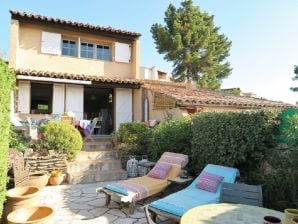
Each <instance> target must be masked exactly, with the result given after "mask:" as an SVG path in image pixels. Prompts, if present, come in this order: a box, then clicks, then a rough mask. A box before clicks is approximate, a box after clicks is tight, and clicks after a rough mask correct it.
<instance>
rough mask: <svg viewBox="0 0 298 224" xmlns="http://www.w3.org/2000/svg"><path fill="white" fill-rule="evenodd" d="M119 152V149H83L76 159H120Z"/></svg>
mask: <svg viewBox="0 0 298 224" xmlns="http://www.w3.org/2000/svg"><path fill="white" fill-rule="evenodd" d="M118 158H119V152H118V151H117V150H105V151H81V152H80V153H79V154H78V155H77V157H76V161H82V160H98V159H108V160H110V159H112V160H113V159H114V160H115V159H118Z"/></svg>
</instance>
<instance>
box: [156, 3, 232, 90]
mask: <svg viewBox="0 0 298 224" xmlns="http://www.w3.org/2000/svg"><path fill="white" fill-rule="evenodd" d="M164 22H165V25H162V24H158V23H155V24H153V25H152V27H151V33H152V36H153V39H154V41H155V44H156V48H157V50H158V52H159V53H160V54H165V56H164V59H165V60H167V61H173V63H174V70H173V77H174V79H176V80H177V81H185V80H188V79H192V80H194V81H197V82H198V83H199V84H200V86H202V87H206V88H210V89H219V88H220V84H221V80H222V79H223V78H226V77H228V76H229V74H230V73H231V70H232V69H231V67H230V64H229V63H228V62H227V61H226V58H227V57H228V56H229V50H230V47H231V42H230V41H229V40H228V39H227V37H226V36H225V35H223V34H220V33H219V27H215V25H214V22H213V16H210V15H208V13H206V12H201V10H200V8H199V7H196V6H194V5H193V2H192V0H186V1H183V2H182V3H181V7H180V8H178V9H176V8H175V6H174V5H172V4H170V5H169V6H168V9H167V10H166V12H165V18H164Z"/></svg>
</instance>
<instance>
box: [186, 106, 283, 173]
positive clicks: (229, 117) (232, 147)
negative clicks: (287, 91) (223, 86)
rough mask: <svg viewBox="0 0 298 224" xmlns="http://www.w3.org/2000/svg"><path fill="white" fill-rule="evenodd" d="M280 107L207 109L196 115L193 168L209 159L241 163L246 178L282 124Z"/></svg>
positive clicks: (269, 145) (271, 142)
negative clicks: (277, 108) (242, 109)
mask: <svg viewBox="0 0 298 224" xmlns="http://www.w3.org/2000/svg"><path fill="white" fill-rule="evenodd" d="M278 116H279V111H263V110H259V111H247V112H208V113H200V114H197V115H196V116H195V117H194V119H193V124H194V126H193V138H192V150H191V158H192V171H193V172H194V173H198V172H199V171H200V170H202V168H203V167H204V166H205V165H206V164H208V163H214V164H221V165H227V166H233V167H238V168H239V169H240V170H241V171H242V177H245V178H247V177H248V176H250V175H251V174H252V173H253V172H254V170H255V169H258V168H259V167H260V165H261V161H262V160H263V159H264V158H265V155H266V153H267V151H268V149H269V148H270V147H273V145H274V140H273V133H274V131H275V130H276V129H277V127H278V124H279V119H278Z"/></svg>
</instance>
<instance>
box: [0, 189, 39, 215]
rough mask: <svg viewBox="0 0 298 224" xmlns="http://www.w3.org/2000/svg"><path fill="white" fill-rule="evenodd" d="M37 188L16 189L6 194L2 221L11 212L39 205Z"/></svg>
mask: <svg viewBox="0 0 298 224" xmlns="http://www.w3.org/2000/svg"><path fill="white" fill-rule="evenodd" d="M39 191H40V189H39V188H38V187H34V186H29V187H16V188H12V189H10V190H8V191H7V192H6V205H5V208H4V214H3V219H4V220H6V216H7V215H8V214H9V213H10V212H11V211H13V210H15V209H18V208H23V207H28V206H37V205H38V204H39V199H38V197H37V196H38V193H39Z"/></svg>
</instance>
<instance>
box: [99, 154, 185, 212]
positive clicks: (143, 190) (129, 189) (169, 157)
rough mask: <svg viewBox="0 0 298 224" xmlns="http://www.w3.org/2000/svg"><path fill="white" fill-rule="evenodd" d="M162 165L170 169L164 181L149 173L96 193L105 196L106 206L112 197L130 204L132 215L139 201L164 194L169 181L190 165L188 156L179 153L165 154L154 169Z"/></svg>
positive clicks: (114, 184)
mask: <svg viewBox="0 0 298 224" xmlns="http://www.w3.org/2000/svg"><path fill="white" fill-rule="evenodd" d="M161 163H163V164H167V166H169V167H170V170H169V172H168V173H167V175H166V177H165V178H164V179H159V178H154V177H151V176H150V173H149V174H147V175H145V176H142V177H136V178H131V179H128V180H124V181H119V182H117V183H113V184H108V185H106V186H105V187H101V188H98V189H96V191H97V192H101V193H104V194H105V196H106V206H108V205H109V203H110V201H111V197H115V198H118V199H119V200H120V201H121V202H126V203H129V204H130V213H133V212H134V208H135V203H136V202H137V201H140V200H143V199H146V198H148V197H150V196H152V195H155V194H158V193H160V192H162V191H163V190H164V189H165V188H166V187H167V186H168V185H169V184H170V182H169V181H168V179H169V178H174V177H176V176H178V175H179V174H180V170H181V168H183V167H185V166H186V164H187V163H188V156H187V155H183V154H179V153H171V152H165V153H163V154H162V156H161V158H160V159H159V160H158V162H157V164H156V165H155V167H154V168H153V169H155V168H157V167H159V165H158V164H161ZM153 169H152V170H153Z"/></svg>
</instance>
